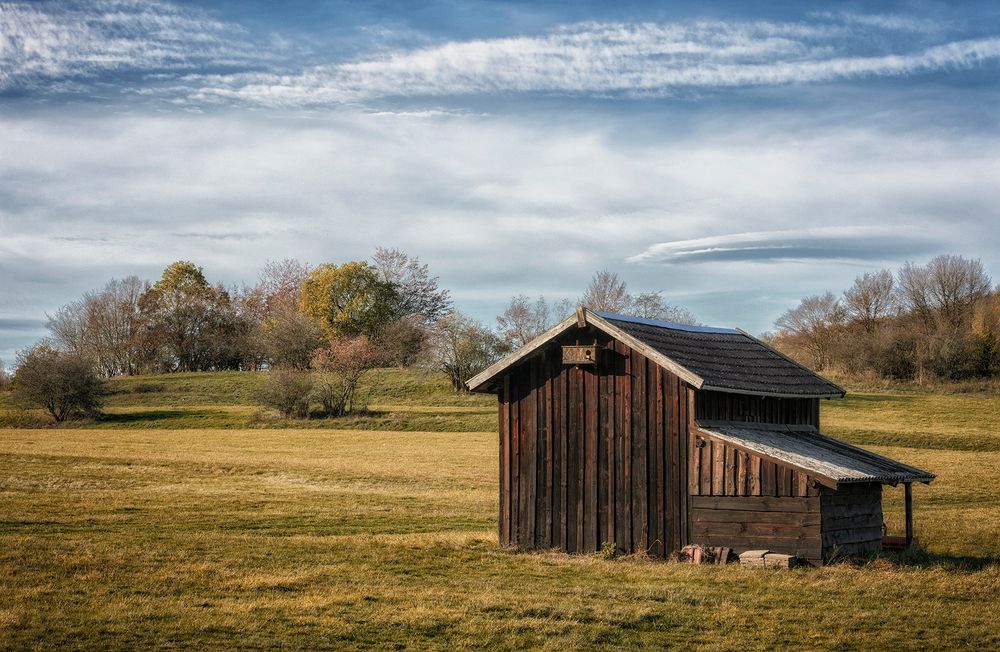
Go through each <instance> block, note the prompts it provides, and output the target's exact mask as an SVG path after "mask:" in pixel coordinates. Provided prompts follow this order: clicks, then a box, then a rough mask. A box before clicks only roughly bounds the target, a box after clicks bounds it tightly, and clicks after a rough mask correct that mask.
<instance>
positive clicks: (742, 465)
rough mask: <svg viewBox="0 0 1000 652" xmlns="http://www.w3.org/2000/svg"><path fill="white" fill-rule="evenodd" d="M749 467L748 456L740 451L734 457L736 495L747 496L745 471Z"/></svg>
mask: <svg viewBox="0 0 1000 652" xmlns="http://www.w3.org/2000/svg"><path fill="white" fill-rule="evenodd" d="M749 466H750V456H749V455H747V454H746V453H744V452H742V451H740V452H739V454H738V455H737V457H736V495H737V496H746V495H747V484H748V482H747V471H748V467H749Z"/></svg>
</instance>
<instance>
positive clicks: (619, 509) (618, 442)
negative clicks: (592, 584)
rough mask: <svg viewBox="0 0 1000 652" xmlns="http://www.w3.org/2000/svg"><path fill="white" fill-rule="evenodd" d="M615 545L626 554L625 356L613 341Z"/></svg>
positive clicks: (618, 344) (627, 548) (620, 346)
mask: <svg viewBox="0 0 1000 652" xmlns="http://www.w3.org/2000/svg"><path fill="white" fill-rule="evenodd" d="M613 346H614V350H615V390H614V391H615V545H616V549H617V551H618V552H627V551H628V550H629V545H628V544H626V530H627V528H626V525H625V524H626V522H628V521H627V520H626V518H625V496H626V494H627V491H626V486H627V482H628V481H627V479H626V478H627V473H628V469H627V468H626V467H627V466H628V456H627V454H626V449H625V426H626V421H625V412H626V411H627V407H626V405H627V403H626V402H625V385H626V376H625V374H626V370H627V367H626V356H625V354H624V353H623V346H622V344H621V343H620V342H618V341H615V342H614V344H613Z"/></svg>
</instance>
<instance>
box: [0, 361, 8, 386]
mask: <svg viewBox="0 0 1000 652" xmlns="http://www.w3.org/2000/svg"><path fill="white" fill-rule="evenodd" d="M9 385H10V376H9V375H8V374H7V369H6V368H4V366H3V360H0V392H4V391H7V387H8V386H9Z"/></svg>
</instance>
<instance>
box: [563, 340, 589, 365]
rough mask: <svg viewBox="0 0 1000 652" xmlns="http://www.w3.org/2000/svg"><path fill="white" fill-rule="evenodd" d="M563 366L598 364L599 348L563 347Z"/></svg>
mask: <svg viewBox="0 0 1000 652" xmlns="http://www.w3.org/2000/svg"><path fill="white" fill-rule="evenodd" d="M562 363H563V364H596V363H597V347H596V346H595V345H584V346H580V345H571V344H565V345H563V347H562Z"/></svg>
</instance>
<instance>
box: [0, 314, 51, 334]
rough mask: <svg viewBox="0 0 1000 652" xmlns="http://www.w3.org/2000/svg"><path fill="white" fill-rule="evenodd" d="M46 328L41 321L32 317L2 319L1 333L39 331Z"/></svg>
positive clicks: (0, 321) (0, 324)
mask: <svg viewBox="0 0 1000 652" xmlns="http://www.w3.org/2000/svg"><path fill="white" fill-rule="evenodd" d="M44 326H45V322H44V321H42V320H41V319H32V318H30V317H0V332H2V331H8V332H13V331H37V330H39V329H41V328H43V327H44Z"/></svg>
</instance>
